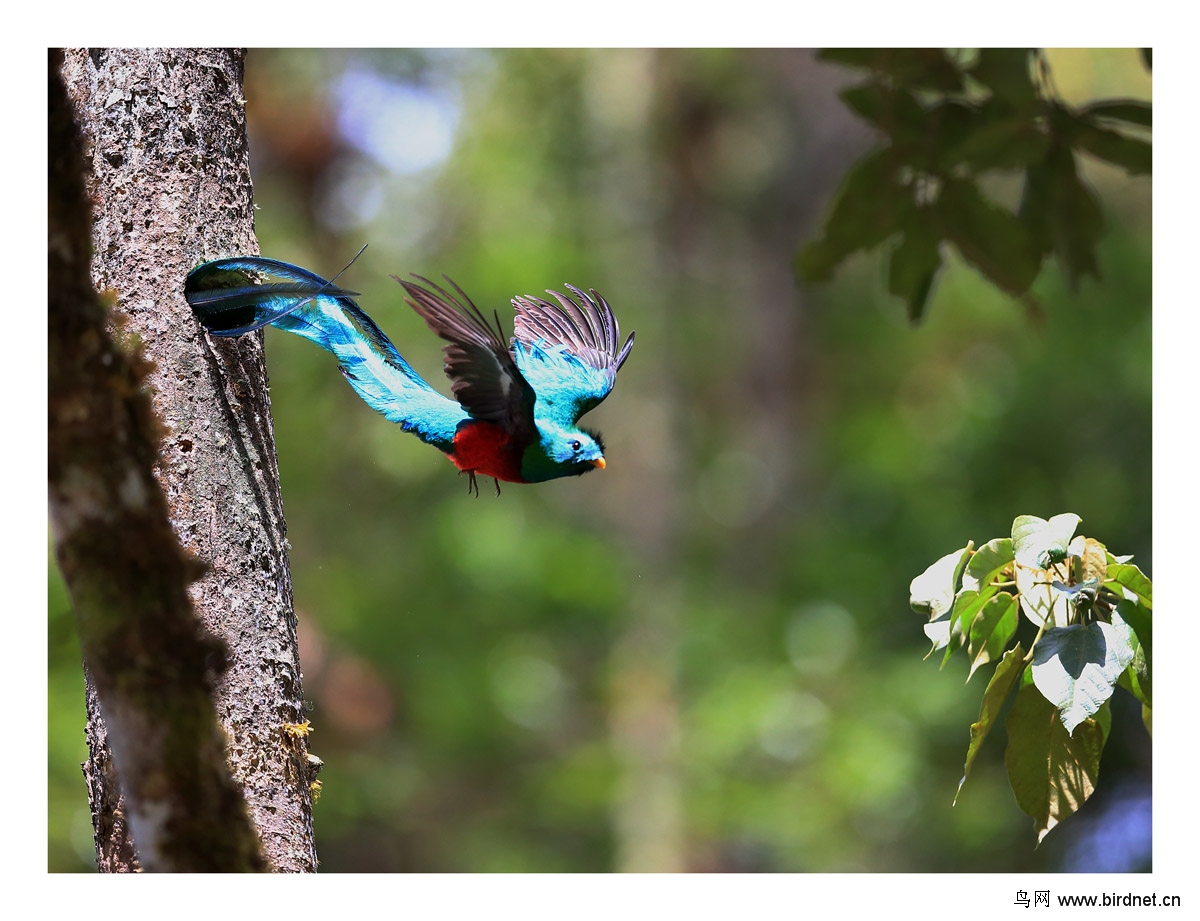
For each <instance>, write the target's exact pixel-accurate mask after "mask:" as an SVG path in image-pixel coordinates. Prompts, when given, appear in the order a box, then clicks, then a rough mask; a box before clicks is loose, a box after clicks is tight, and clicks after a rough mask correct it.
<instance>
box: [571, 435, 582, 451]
mask: <svg viewBox="0 0 1200 921" xmlns="http://www.w3.org/2000/svg"><path fill="white" fill-rule="evenodd" d="M582 447H583V445H582V444H580V442H579V439H578V438H576V439H575V440H574V441H572V442H571V450H572V451H578V450H579V449H580V448H582Z"/></svg>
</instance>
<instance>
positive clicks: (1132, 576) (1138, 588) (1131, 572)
mask: <svg viewBox="0 0 1200 921" xmlns="http://www.w3.org/2000/svg"><path fill="white" fill-rule="evenodd" d="M1114 582H1115V583H1116V584H1117V585H1119V586H1122V587H1124V588H1127V589H1129V591H1131V592H1133V593H1134V594H1135V595H1137V596H1138V600H1139V601H1141V603H1142V604H1144V605H1145V606H1146V607H1147V608H1150V609H1153V607H1154V602H1153V600H1152V598H1151V596H1152V594H1153V592H1154V587H1153V585H1151V583H1150V580H1149V579H1147V578H1146V575H1145V573H1143V572H1142V571H1141V570H1140V569H1138V568H1137V566H1135V565H1134V564H1133V563H1114V564H1110V565H1109V567H1108V581H1107V582H1106V583H1105V586H1106V587H1108V588H1112V587H1113V583H1114ZM1115 591H1117V593H1118V594H1120V590H1119V589H1115Z"/></svg>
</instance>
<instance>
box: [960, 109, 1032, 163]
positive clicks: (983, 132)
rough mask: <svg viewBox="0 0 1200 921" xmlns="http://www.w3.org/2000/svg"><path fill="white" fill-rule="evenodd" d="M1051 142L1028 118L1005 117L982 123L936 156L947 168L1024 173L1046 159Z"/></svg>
mask: <svg viewBox="0 0 1200 921" xmlns="http://www.w3.org/2000/svg"><path fill="white" fill-rule="evenodd" d="M1049 145H1050V139H1049V138H1048V137H1047V136H1046V135H1045V134H1044V133H1043V132H1042V131H1041V130H1039V128H1038V126H1037V124H1036V123H1035V122H1034V121H1033V119H1032V118H1031V117H1029V116H1024V115H1004V116H1002V117H994V118H992V119H990V120H988V121H985V122H981V123H980V124H978V125H977V126H975V127H974V129H973V130H972V131H971V132H970V133H969V134H967V135H966V136H965V137H964V138H963V139H962V140H960V141H959V142H958V143H957V144H954V145H953V146H950V147H947V148H945V149H944V151H943V152H942V153H941V154H939V156H938V162H939V163H941V164H942V165H943V166H945V167H947V168H949V167H953V166H956V165H958V164H960V163H962V164H965V165H966V166H968V167H970V168H971V169H973V170H976V171H979V172H982V171H983V170H989V169H1024V168H1025V166H1026V165H1027V164H1029V163H1036V162H1040V161H1041V160H1042V159H1043V158H1044V157H1045V156H1046V150H1047V148H1048V147H1049Z"/></svg>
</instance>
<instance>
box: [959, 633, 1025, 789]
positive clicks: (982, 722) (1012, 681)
mask: <svg viewBox="0 0 1200 921" xmlns="http://www.w3.org/2000/svg"><path fill="white" fill-rule="evenodd" d="M1024 657H1025V650H1024V648H1023V647H1022V646H1021V644H1020V643H1017V645H1016V646H1014V647H1013V648H1012V649H1010V650H1009V651H1008V652H1006V653H1005V654H1004V658H1002V659H1001V660H1000V664H999V665H997V666H996V670H995V671H994V672H993V673H992V678H991V680H990V681H988V684H987V687H986V688H985V689H984V692H983V703H982V704H980V707H979V719H977V720H976V721H975V722H974V723H972V724H971V742H970V744H969V745H968V746H967V760H966V763H965V764H964V765H963V776H962V780H960V781H959V782H958V789H957V790H956V791H955V793H954V801H955V802H958V794H959V793H961V792H962V788H963V784H964V783H966V782H967V777H968V776H969V775H970V773H971V765H972V764H974V763H975V756H976V755H978V754H979V750H980V748H982V747H983V742H984V740H985V739H986V738H987V735H988V733H989V732H991V730H992V725H993V724H994V723H995V722H996V717H997V716H999V715H1000V710H1001V709H1002V708H1003V707H1004V702H1005V701H1006V700H1008V695H1009V694H1011V693H1012V689H1013V688H1014V687H1015V686H1016V684H1017V680H1018V679H1019V678H1020V677H1021V672H1022V669H1024V667H1025V662H1024V661H1023V659H1024Z"/></svg>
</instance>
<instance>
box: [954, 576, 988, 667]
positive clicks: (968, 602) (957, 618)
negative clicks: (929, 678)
mask: <svg viewBox="0 0 1200 921" xmlns="http://www.w3.org/2000/svg"><path fill="white" fill-rule="evenodd" d="M997 591H998V589H997V588H996V586H994V585H985V586H984V587H983V590H982V591H975V590H974V589H970V588H964V589H962V590H961V591H960V592H959V593H958V594H957V595H956V596H955V598H954V609H953V610H952V611H951V612H950V645H949V646H948V647H947V649H946V656H945V658H943V659H942V666H943V667H944V666H945V664H946V662H947V661H948V660H949V658H950V655H951V654H952V653H954V652H956V651H957V650H958V649H960V648H961V647H962V646H963V645H964V644H965V643H966V642H967V638H968V637H969V636H970V634H971V627H972V625H973V624H974V623H975V618H976V617H977V616H978V615H979V612H980V611H981V610H982V609H983V606H984V605H985V604H987V603H988V601H989V600H990V599H991V598H992V597H993V596H994V595H995V594H996V592H997Z"/></svg>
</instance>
